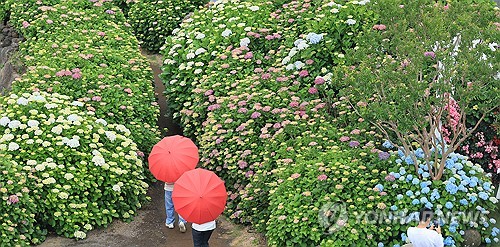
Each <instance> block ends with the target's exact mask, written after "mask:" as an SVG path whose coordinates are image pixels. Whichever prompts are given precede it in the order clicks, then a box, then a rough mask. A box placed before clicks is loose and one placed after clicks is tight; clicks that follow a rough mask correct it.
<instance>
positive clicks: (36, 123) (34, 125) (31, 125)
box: [28, 120, 40, 127]
mask: <svg viewBox="0 0 500 247" xmlns="http://www.w3.org/2000/svg"><path fill="white" fill-rule="evenodd" d="M39 124H40V122H38V121H36V120H29V121H28V126H30V127H36V126H38V125H39Z"/></svg>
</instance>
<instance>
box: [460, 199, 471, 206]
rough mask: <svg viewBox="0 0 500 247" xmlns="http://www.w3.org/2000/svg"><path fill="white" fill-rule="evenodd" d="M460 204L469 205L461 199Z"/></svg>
mask: <svg viewBox="0 0 500 247" xmlns="http://www.w3.org/2000/svg"><path fill="white" fill-rule="evenodd" d="M460 204H462V205H467V204H469V202H468V201H467V200H466V199H461V200H460Z"/></svg>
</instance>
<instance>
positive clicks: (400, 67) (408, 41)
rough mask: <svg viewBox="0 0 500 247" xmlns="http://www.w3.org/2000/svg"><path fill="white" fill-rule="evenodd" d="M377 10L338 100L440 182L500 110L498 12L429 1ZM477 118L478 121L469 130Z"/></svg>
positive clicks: (344, 77) (487, 7)
mask: <svg viewBox="0 0 500 247" xmlns="http://www.w3.org/2000/svg"><path fill="white" fill-rule="evenodd" d="M376 6H377V7H378V8H381V9H385V11H379V13H383V15H382V16H381V20H382V21H381V24H379V25H376V26H374V31H372V32H369V33H367V34H366V35H365V36H364V37H362V42H361V44H360V45H359V49H355V50H353V51H352V52H351V53H350V54H348V55H349V57H350V59H351V61H350V64H353V65H354V66H352V67H351V71H350V72H348V73H347V74H345V73H342V77H339V78H337V79H338V80H343V81H344V83H346V84H347V85H348V86H347V87H346V88H345V89H343V90H342V91H341V93H340V94H341V95H343V96H344V98H345V100H347V101H349V103H350V104H351V106H352V107H353V108H354V109H355V111H356V113H358V114H359V115H360V116H361V117H363V118H365V119H366V120H368V121H370V123H372V124H373V125H375V126H376V127H377V128H378V129H379V130H380V131H381V132H382V133H384V135H385V136H386V138H388V139H389V140H393V141H392V142H393V143H394V144H395V146H396V147H397V148H398V149H401V150H403V152H404V155H405V157H406V158H407V161H408V163H413V164H414V165H415V169H417V170H418V168H419V166H418V164H419V162H420V161H419V160H418V158H423V160H424V162H425V164H426V165H427V166H428V168H429V173H430V174H431V177H432V179H434V180H439V179H440V178H441V176H442V174H443V171H444V168H445V165H446V159H447V157H448V155H449V154H450V153H452V152H453V151H455V150H456V149H457V148H458V147H459V146H460V144H461V143H463V142H464V141H465V139H466V138H467V137H469V136H470V135H471V134H472V133H473V132H474V130H475V129H476V128H477V127H478V125H479V124H480V123H481V122H482V120H483V119H484V118H485V117H487V116H490V115H491V113H492V111H494V110H498V108H499V105H500V92H499V87H500V81H499V80H500V73H499V72H498V71H499V63H498V59H497V57H496V52H497V48H498V44H497V43H495V42H494V41H495V40H494V37H498V28H499V24H498V23H493V20H495V18H496V16H497V15H498V14H499V13H498V10H495V9H493V7H492V6H491V5H490V4H485V3H484V4H475V5H472V4H463V3H452V4H450V5H442V4H440V3H433V2H430V1H424V0H420V1H411V2H410V3H408V4H407V5H405V6H402V5H398V4H396V2H395V1H381V3H379V4H378V5H376ZM401 16H405V18H400V17H401ZM495 35H496V36H495ZM339 70H342V71H345V68H339ZM337 74H341V73H337ZM471 114H474V115H476V116H477V115H479V116H480V117H479V120H478V121H477V122H476V123H475V124H474V126H473V127H472V128H468V127H467V125H466V123H467V116H470V115H471ZM395 139H396V140H397V141H395ZM414 144H416V145H414ZM417 148H419V149H418V151H419V152H415V151H416V150H417ZM417 156H418V157H417Z"/></svg>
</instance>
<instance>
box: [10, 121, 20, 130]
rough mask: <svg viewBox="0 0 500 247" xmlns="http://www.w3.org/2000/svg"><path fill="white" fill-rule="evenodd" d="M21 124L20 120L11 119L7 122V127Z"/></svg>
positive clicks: (13, 127)
mask: <svg viewBox="0 0 500 247" xmlns="http://www.w3.org/2000/svg"><path fill="white" fill-rule="evenodd" d="M20 125H21V122H20V121H18V120H13V121H10V122H9V128H11V129H15V128H18V127H19V126H20Z"/></svg>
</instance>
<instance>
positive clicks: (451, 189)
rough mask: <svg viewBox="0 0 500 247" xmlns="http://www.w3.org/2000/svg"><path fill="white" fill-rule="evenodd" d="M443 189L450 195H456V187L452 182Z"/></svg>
mask: <svg viewBox="0 0 500 247" xmlns="http://www.w3.org/2000/svg"><path fill="white" fill-rule="evenodd" d="M445 189H446V191H448V193H450V194H452V195H454V194H456V193H457V191H458V187H457V186H456V185H455V184H454V183H452V182H449V183H448V184H446V187H445Z"/></svg>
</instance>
